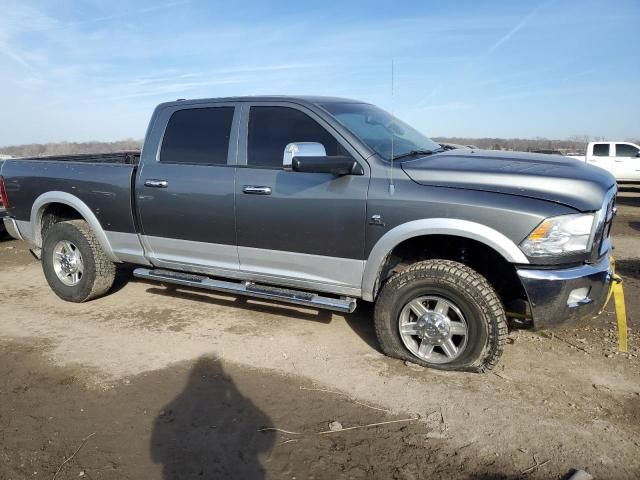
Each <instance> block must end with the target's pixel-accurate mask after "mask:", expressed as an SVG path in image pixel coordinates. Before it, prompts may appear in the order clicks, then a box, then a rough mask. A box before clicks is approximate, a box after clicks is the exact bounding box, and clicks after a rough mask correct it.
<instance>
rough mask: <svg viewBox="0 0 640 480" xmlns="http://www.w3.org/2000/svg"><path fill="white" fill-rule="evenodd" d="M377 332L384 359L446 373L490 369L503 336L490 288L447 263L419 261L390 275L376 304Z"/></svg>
mask: <svg viewBox="0 0 640 480" xmlns="http://www.w3.org/2000/svg"><path fill="white" fill-rule="evenodd" d="M375 327H376V334H377V336H378V340H379V342H380V345H381V347H382V350H383V351H384V353H386V354H387V355H389V356H391V357H395V358H401V359H403V360H409V361H410V362H413V363H417V364H419V365H422V366H425V367H432V368H439V369H444V370H464V371H474V372H483V371H485V370H489V369H491V368H493V367H494V366H495V365H496V364H497V363H498V360H499V359H500V356H501V355H502V351H503V348H504V343H505V341H506V336H507V320H506V315H505V312H504V308H503V306H502V302H501V301H500V298H499V297H498V295H497V294H496V292H495V290H494V289H493V287H492V286H491V285H490V284H489V282H488V281H487V280H486V279H485V278H484V277H483V276H482V275H480V274H479V273H478V272H476V271H475V270H473V269H471V268H469V267H468V266H466V265H464V264H461V263H458V262H453V261H450V260H426V261H423V262H418V263H415V264H413V265H412V266H410V267H409V268H407V269H406V270H404V271H402V272H400V273H398V274H396V275H394V276H393V277H392V278H391V279H390V280H389V281H388V282H387V283H386V284H385V285H384V287H383V288H382V291H381V292H380V295H379V296H378V299H377V301H376V306H375Z"/></svg>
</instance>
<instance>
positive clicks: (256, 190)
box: [242, 185, 271, 195]
mask: <svg viewBox="0 0 640 480" xmlns="http://www.w3.org/2000/svg"><path fill="white" fill-rule="evenodd" d="M242 193H247V194H249V195H271V187H260V186H256V185H245V186H244V187H242Z"/></svg>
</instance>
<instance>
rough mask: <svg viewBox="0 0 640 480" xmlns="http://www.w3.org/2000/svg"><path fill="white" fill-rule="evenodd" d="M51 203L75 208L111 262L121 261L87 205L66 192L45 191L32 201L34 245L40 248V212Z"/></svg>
mask: <svg viewBox="0 0 640 480" xmlns="http://www.w3.org/2000/svg"><path fill="white" fill-rule="evenodd" d="M52 203H62V204H64V205H68V206H69V207H71V208H73V209H75V210H76V211H77V212H78V213H79V214H80V215H81V216H82V218H83V219H84V220H85V221H86V222H87V223H88V224H89V226H90V227H91V230H92V231H93V233H94V234H95V236H96V239H97V240H98V243H99V244H100V246H101V247H102V250H104V253H105V254H106V255H107V257H109V259H110V260H111V261H113V262H118V263H121V260H120V259H118V257H116V255H115V254H114V253H113V248H112V247H111V244H110V243H109V239H108V238H107V235H106V233H105V231H104V229H103V228H102V225H100V221H99V220H98V218H97V217H96V216H95V214H94V213H93V212H92V211H91V209H90V208H89V206H88V205H87V204H86V203H84V202H83V201H82V200H80V199H79V198H78V197H76V196H74V195H71V194H70V193H66V192H58V191H52V192H46V193H43V194H42V195H40V196H39V197H38V198H36V200H35V202H33V205H32V206H31V220H30V228H31V232H30V233H31V240H32V243H33V244H34V245H35V246H36V247H38V248H42V214H43V213H44V209H45V207H46V206H47V205H50V204H52Z"/></svg>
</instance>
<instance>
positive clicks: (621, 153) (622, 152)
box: [616, 143, 638, 157]
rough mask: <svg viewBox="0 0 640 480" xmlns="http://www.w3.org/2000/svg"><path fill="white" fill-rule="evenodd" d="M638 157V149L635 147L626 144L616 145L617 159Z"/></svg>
mask: <svg viewBox="0 0 640 480" xmlns="http://www.w3.org/2000/svg"><path fill="white" fill-rule="evenodd" d="M637 155H638V149H637V148H636V147H634V146H633V145H627V144H626V143H616V157H635V156H637Z"/></svg>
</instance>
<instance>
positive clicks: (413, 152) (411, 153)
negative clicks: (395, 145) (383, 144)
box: [393, 148, 444, 160]
mask: <svg viewBox="0 0 640 480" xmlns="http://www.w3.org/2000/svg"><path fill="white" fill-rule="evenodd" d="M438 152H444V148H438V149H436V150H411V151H409V152H406V153H401V154H399V155H394V156H393V160H399V159H401V158H406V157H415V156H416V155H431V154H432V153H438Z"/></svg>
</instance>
